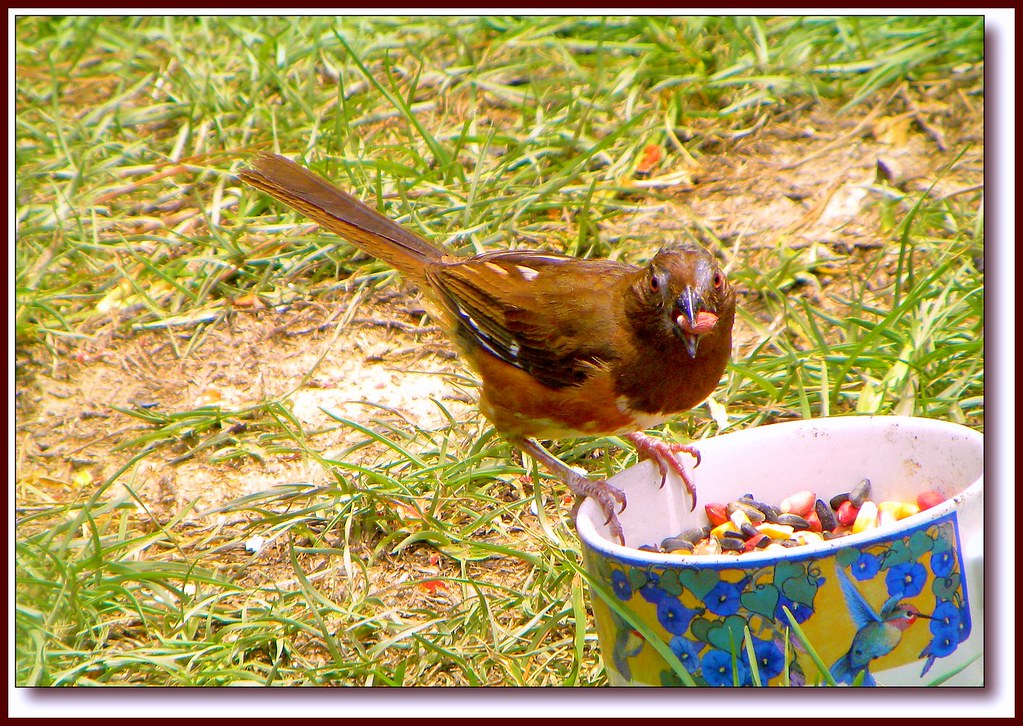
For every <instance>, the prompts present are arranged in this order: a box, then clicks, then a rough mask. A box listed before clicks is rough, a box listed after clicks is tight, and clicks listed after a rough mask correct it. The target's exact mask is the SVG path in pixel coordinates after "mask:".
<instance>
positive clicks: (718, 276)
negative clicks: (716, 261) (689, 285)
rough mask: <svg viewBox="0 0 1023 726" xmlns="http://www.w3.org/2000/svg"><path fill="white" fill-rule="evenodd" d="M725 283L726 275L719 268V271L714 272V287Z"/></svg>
mask: <svg viewBox="0 0 1023 726" xmlns="http://www.w3.org/2000/svg"><path fill="white" fill-rule="evenodd" d="M724 284H725V276H724V274H723V273H722V272H721V271H720V270H718V271H717V272H715V273H714V287H716V288H717V287H721V286H722V285H724Z"/></svg>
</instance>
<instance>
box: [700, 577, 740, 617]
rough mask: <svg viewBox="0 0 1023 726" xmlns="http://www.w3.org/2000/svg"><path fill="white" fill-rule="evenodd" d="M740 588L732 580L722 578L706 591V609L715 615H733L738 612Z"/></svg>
mask: <svg viewBox="0 0 1023 726" xmlns="http://www.w3.org/2000/svg"><path fill="white" fill-rule="evenodd" d="M740 595H742V589H741V588H740V587H739V586H738V585H736V584H735V583H733V582H725V581H724V580H722V581H721V582H719V583H718V584H716V585H715V586H714V587H713V588H711V591H710V592H708V593H707V597H706V598H705V599H704V601H705V602H706V603H707V609H708V610H710V611H711V612H712V613H714V614H715V615H734V614H735V613H737V612H739V605H740V603H739V596H740Z"/></svg>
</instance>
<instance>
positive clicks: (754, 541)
mask: <svg viewBox="0 0 1023 726" xmlns="http://www.w3.org/2000/svg"><path fill="white" fill-rule="evenodd" d="M767 539H770V537H768V536H767V535H766V534H764V533H763V532H757V533H756V534H755V535H753V536H752V537H750V538H749V539H748V540H746V546H745V547H743V548H742V551H743V552H752V551H753V550H755V549H756V548H757V545H759V544H760V543H762V542H763V541H764V540H767Z"/></svg>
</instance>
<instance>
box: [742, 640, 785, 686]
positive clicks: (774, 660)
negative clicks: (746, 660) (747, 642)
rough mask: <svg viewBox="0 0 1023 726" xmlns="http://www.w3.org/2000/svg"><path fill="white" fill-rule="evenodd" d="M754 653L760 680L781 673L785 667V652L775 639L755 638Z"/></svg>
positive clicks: (763, 680)
mask: <svg viewBox="0 0 1023 726" xmlns="http://www.w3.org/2000/svg"><path fill="white" fill-rule="evenodd" d="M743 652H745V651H743ZM753 654H754V655H755V656H756V659H757V669H758V670H759V671H760V680H761V681H762V682H764V683H766V682H767V681H768V680H770V679H771V678H774V677H775V676H776V675H778V674H779V673H781V672H782V669H783V668H784V667H785V654H784V653H783V652H782V650H781V648H779V647H778V644H777V643H775V642H774V641H773V640H761V639H760V638H753Z"/></svg>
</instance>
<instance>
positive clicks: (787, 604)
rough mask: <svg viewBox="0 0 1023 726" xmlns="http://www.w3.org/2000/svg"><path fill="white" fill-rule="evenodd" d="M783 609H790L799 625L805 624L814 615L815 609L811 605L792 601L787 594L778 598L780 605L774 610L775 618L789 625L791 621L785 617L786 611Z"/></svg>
mask: <svg viewBox="0 0 1023 726" xmlns="http://www.w3.org/2000/svg"><path fill="white" fill-rule="evenodd" d="M782 608H788V609H789V612H791V613H792V617H794V618H795V619H796V622H797V623H805V622H806V621H807V620H809V619H810V616H811V615H813V608H812V607H810V606H809V605H804V604H803V603H801V602H796V601H795V600H792V599H791V598H790V597H788V596H787V595H785V594H782V596H781V597H779V598H778V604H777V605H776V606H775V608H774V617H775V619H776V620H778V621H780V622H782V623H784V624H786V625H787V624H788V622H789V619H788V618H787V617H785V611H784V610H782Z"/></svg>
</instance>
